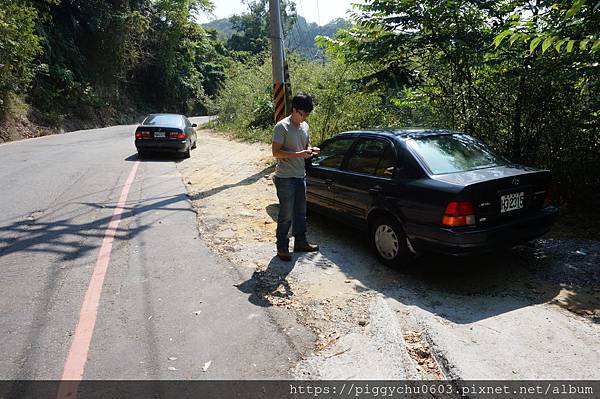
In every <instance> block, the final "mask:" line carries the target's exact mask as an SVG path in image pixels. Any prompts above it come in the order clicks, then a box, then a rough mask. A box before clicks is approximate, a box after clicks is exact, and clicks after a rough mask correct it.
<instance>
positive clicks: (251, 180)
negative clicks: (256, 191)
mask: <svg viewBox="0 0 600 399" xmlns="http://www.w3.org/2000/svg"><path fill="white" fill-rule="evenodd" d="M274 168H275V166H268V167H266V168H264V169H263V170H261V171H260V172H258V173H255V174H253V175H252V176H248V177H246V178H245V179H242V180H240V181H239V182H237V183H231V184H224V185H222V186H219V187H214V188H211V189H210V190H206V191H200V192H198V193H196V194H194V195H191V196H190V200H192V201H196V200H199V199H202V198H207V197H210V196H213V195H215V194H218V193H220V192H221V191H225V190H227V189H230V188H233V187H240V186H249V185H251V184H254V183H256V182H257V181H258V180H260V179H261V178H264V177H265V175H268V174H270V173H271V172H273V170H274Z"/></svg>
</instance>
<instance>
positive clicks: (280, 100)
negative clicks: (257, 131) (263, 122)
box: [273, 82, 286, 123]
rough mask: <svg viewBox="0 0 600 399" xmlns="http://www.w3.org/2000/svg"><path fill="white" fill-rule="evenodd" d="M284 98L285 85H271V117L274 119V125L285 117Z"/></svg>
mask: <svg viewBox="0 0 600 399" xmlns="http://www.w3.org/2000/svg"><path fill="white" fill-rule="evenodd" d="M285 97H286V95H285V83H284V82H277V83H275V84H274V85H273V116H274V117H275V123H277V122H279V121H280V120H282V119H283V118H285V117H286V109H285Z"/></svg>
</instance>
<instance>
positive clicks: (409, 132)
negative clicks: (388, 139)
mask: <svg viewBox="0 0 600 399" xmlns="http://www.w3.org/2000/svg"><path fill="white" fill-rule="evenodd" d="M362 134H365V135H369V134H373V135H381V136H393V137H397V138H400V139H413V138H417V137H426V136H439V135H447V134H464V133H463V132H458V131H455V130H450V129H438V128H387V129H385V128H384V129H368V130H353V131H348V132H343V133H340V135H359V136H360V135H362Z"/></svg>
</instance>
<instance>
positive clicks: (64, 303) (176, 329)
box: [0, 119, 299, 380]
mask: <svg viewBox="0 0 600 399" xmlns="http://www.w3.org/2000/svg"><path fill="white" fill-rule="evenodd" d="M196 121H197V122H198V121H201V119H197V120H196ZM133 131H134V126H117V127H111V128H105V129H95V130H87V131H79V132H73V133H67V134H63V135H56V136H50V137H43V138H40V139H32V140H25V141H19V142H13V143H8V144H4V145H0V159H2V168H1V169H0V187H2V190H0V204H1V205H0V207H1V212H0V293H1V295H0V312H1V313H0V329H1V333H0V353H2V362H0V379H2V380H8V379H16V380H24V379H25V380H37V379H50V380H57V379H61V377H62V376H64V375H68V376H69V378H75V379H77V378H82V379H84V380H88V379H230V378H231V379H233V378H235V379H257V378H260V379H262V378H287V377H288V376H289V374H288V370H289V367H290V365H291V364H293V363H294V362H295V361H296V360H297V358H298V356H299V355H298V349H297V348H295V347H294V344H293V343H292V342H291V341H290V340H289V338H288V336H287V335H286V334H285V333H284V331H283V328H284V327H283V324H282V323H283V322H282V321H281V320H277V319H275V318H274V316H273V315H272V314H270V313H269V310H268V309H265V308H261V307H257V306H254V305H252V304H251V303H250V302H249V301H248V298H247V294H244V293H241V292H240V290H238V289H237V288H236V287H235V286H234V284H235V283H236V282H238V281H240V276H239V275H236V273H238V272H237V271H236V270H235V269H234V268H233V267H232V266H231V265H230V264H228V263H226V262H225V261H223V260H220V259H217V258H216V257H214V256H213V255H212V254H211V253H210V252H209V251H208V249H207V247H206V246H205V245H204V243H203V241H202V238H201V237H199V233H198V229H197V224H196V213H195V212H194V210H193V208H192V206H191V204H190V202H189V200H188V198H187V195H186V190H185V187H184V184H183V183H182V180H181V177H180V176H179V174H178V172H177V169H176V162H179V160H174V159H172V158H168V157H161V158H151V159H148V160H141V161H138V158H137V154H136V151H135V147H134V145H133V139H132V135H133ZM128 179H130V181H129V183H130V184H128V181H127V180H128ZM127 189H128V190H127ZM124 195H127V198H126V199H124ZM120 199H121V202H122V203H121V204H119V201H120ZM120 208H122V210H121V211H119V210H118V209H120ZM116 210H117V211H116ZM119 212H122V213H121V214H120V215H119ZM115 215H116V216H115ZM119 217H120V220H115V218H116V219H119ZM111 220H112V223H111ZM116 223H118V227H115V226H116ZM112 236H114V239H113V240H112V242H111V237H112ZM103 243H104V244H103ZM103 262H104V263H105V266H106V272H105V273H103V272H102V270H101V268H102V263H103ZM94 273H95V274H94ZM94 284H96V285H95V288H94V287H91V285H92V286H93V285H94ZM98 285H99V286H98ZM94 292H96V294H97V298H96V300H97V303H95V302H94ZM86 298H87V299H86ZM84 299H86V300H87V301H89V302H86V303H87V305H86V307H85V308H84V309H83V310H82V304H83V303H84ZM78 326H79V328H78ZM86 329H87V330H89V331H86ZM90 329H91V330H90ZM86 334H87V335H86ZM86 336H88V337H89V339H88V340H87V341H86ZM78 362H79V363H78ZM69 373H70V374H69ZM78 373H79V376H78V375H77V374H78Z"/></svg>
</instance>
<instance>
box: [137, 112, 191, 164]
mask: <svg viewBox="0 0 600 399" xmlns="http://www.w3.org/2000/svg"><path fill="white" fill-rule="evenodd" d="M196 127H197V125H196V124H195V123H191V122H190V121H189V120H188V118H186V117H185V116H184V115H177V114H150V115H148V116H147V117H146V118H144V121H143V122H142V123H141V124H140V125H139V126H138V127H137V129H136V130H135V147H136V148H137V152H138V155H139V156H140V157H142V156H144V155H146V154H148V153H149V152H168V153H174V154H181V155H183V157H184V158H189V157H190V152H191V150H192V149H194V148H196V141H197V136H196Z"/></svg>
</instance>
